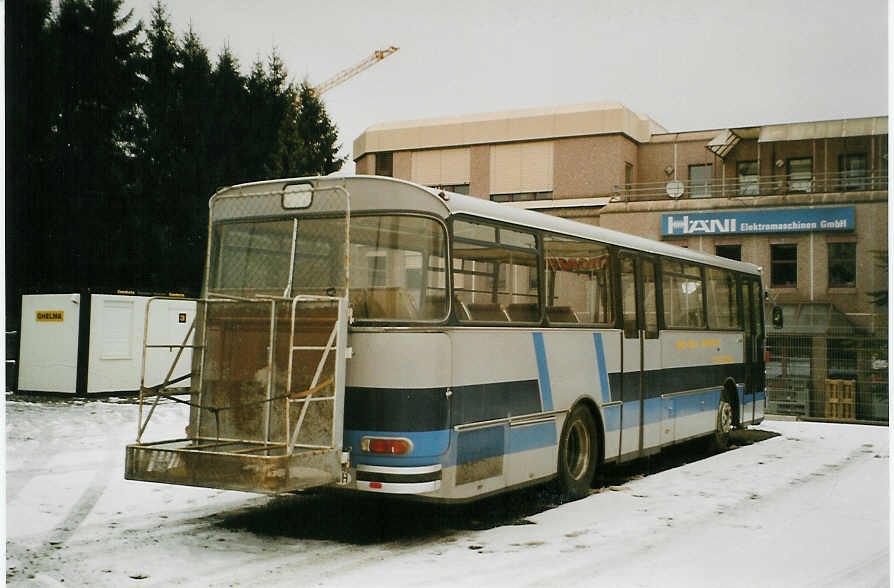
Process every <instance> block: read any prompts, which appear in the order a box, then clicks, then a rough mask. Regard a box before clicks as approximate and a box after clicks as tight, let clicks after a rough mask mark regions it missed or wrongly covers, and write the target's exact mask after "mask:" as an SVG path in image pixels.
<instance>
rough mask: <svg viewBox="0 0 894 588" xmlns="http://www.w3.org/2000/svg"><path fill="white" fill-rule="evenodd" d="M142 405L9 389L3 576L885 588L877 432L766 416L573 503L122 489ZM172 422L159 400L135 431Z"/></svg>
mask: <svg viewBox="0 0 894 588" xmlns="http://www.w3.org/2000/svg"><path fill="white" fill-rule="evenodd" d="M136 410H137V409H136V406H135V405H134V404H132V403H131V401H129V400H128V401H125V400H122V401H97V400H92V401H78V400H70V401H40V402H29V401H25V400H23V399H20V398H15V397H12V396H7V402H6V425H7V455H6V476H7V502H6V507H7V510H6V520H7V528H6V532H7V545H6V547H7V553H6V556H7V576H6V579H7V583H8V584H9V585H11V586H72V585H74V586H86V585H90V586H116V587H117V586H172V585H186V586H361V585H362V586H386V585H387V586H418V585H435V586H541V587H542V586H566V585H571V584H575V585H579V586H596V585H598V586H711V587H712V588H716V587H717V586H786V587H790V586H810V587H826V586H828V587H833V586H835V587H837V586H888V585H889V531H888V506H889V498H888V490H889V484H888V474H889V450H888V447H889V444H888V429H887V428H884V427H872V426H858V425H838V424H824V423H802V422H782V421H767V422H765V423H764V424H763V425H762V426H761V427H758V428H756V429H754V430H752V431H749V432H747V433H746V434H744V435H741V436H740V438H741V440H742V441H743V442H747V441H749V440H750V441H755V440H756V441H757V442H755V443H753V444H748V445H744V446H741V447H738V448H736V449H733V450H731V451H727V452H724V453H721V454H718V455H713V456H710V457H707V456H705V454H704V453H693V451H692V450H687V451H684V452H682V453H681V452H679V451H675V452H672V454H671V455H670V456H668V457H665V458H662V460H657V461H653V462H643V463H639V464H635V465H633V466H625V467H624V468H620V469H615V470H611V471H609V472H608V473H607V474H606V478H605V480H604V482H605V484H604V485H603V486H602V487H600V488H598V489H596V490H594V491H593V493H592V494H591V495H590V496H589V497H588V498H586V499H583V500H579V501H577V502H573V503H568V504H564V505H556V504H555V497H554V496H552V495H550V494H549V493H548V492H545V491H543V490H538V489H534V490H526V491H522V492H515V493H511V494H508V495H503V496H500V497H496V498H492V499H488V500H486V501H483V502H481V503H477V504H474V505H470V506H464V507H451V508H445V507H438V506H432V505H423V504H415V503H405V502H391V501H384V502H383V501H377V500H371V499H369V498H367V497H357V496H355V495H341V494H334V493H328V492H327V493H315V494H309V495H294V496H288V497H285V498H268V497H265V496H255V495H251V494H243V493H238V492H227V491H218V490H206V489H200V488H186V487H177V486H166V485H159V484H148V483H143V482H129V481H126V480H124V479H123V465H124V445H125V444H126V443H129V442H132V440H133V438H134V437H135V434H136ZM184 424H185V412H184V411H183V410H182V407H180V406H177V405H175V406H165V407H164V410H160V411H159V413H158V414H157V415H156V418H155V419H153V423H152V424H151V425H150V431H149V432H150V434H153V435H154V436H155V437H156V438H165V437H173V436H178V435H179V434H180V433H182V431H183V425H184ZM771 433H772V434H771ZM776 433H778V434H776ZM693 460H694V461H693ZM687 461H688V462H689V463H685V462H687ZM669 466H673V467H669Z"/></svg>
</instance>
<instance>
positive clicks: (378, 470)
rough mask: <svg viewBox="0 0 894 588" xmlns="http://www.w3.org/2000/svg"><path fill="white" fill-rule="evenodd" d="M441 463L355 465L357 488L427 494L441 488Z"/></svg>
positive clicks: (369, 490)
mask: <svg viewBox="0 0 894 588" xmlns="http://www.w3.org/2000/svg"><path fill="white" fill-rule="evenodd" d="M442 473H443V472H442V468H441V464H434V465H428V466H408V467H388V466H373V465H357V466H356V468H355V471H354V475H355V480H356V482H355V487H356V488H357V489H358V490H363V491H367V492H376V493H380V494H428V493H431V492H437V491H438V490H440V489H441V479H442Z"/></svg>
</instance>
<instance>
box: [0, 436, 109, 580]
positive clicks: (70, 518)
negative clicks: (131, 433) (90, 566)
mask: <svg viewBox="0 0 894 588" xmlns="http://www.w3.org/2000/svg"><path fill="white" fill-rule="evenodd" d="M114 465H115V459H114V455H113V454H111V453H109V454H107V456H106V460H105V461H104V462H103V463H102V464H101V465H100V466H99V467H98V468H97V469H96V471H95V473H94V474H93V478H92V479H91V480H90V483H89V484H88V485H87V488H86V489H85V490H84V491H83V492H82V493H81V495H80V497H78V500H77V501H76V502H75V503H74V504H73V505H72V506H71V508H69V509H68V512H67V513H66V515H65V518H64V519H63V520H62V522H61V523H59V524H58V525H56V527H55V528H54V529H53V531H51V532H50V533H49V534H48V537H47V539H46V542H45V543H44V546H43V547H42V548H38V549H35V550H31V551H30V552H26V553H25V554H21V555H20V556H19V557H20V561H21V562H22V566H21V569H19V568H16V569H15V571H11V570H10V569H9V568H8V569H7V580H9V579H12V578H13V577H15V576H16V574H17V573H20V574H24V575H26V576H28V575H33V574H36V573H37V572H38V571H41V570H42V569H43V566H42V565H41V564H42V563H43V562H44V561H45V560H46V559H47V558H48V557H49V556H50V555H51V554H52V553H54V552H55V551H57V550H59V549H61V548H62V546H63V545H64V544H65V543H67V542H68V541H69V539H70V538H71V537H72V535H74V533H75V532H76V531H77V530H78V527H80V525H81V523H83V522H84V519H86V518H87V516H88V515H89V514H90V513H91V512H92V511H93V507H94V506H96V503H97V502H98V501H99V499H100V497H101V496H102V494H103V492H105V489H106V487H108V485H109V480H110V477H111V473H112V470H113V469H114ZM8 547H12V545H10V546H8Z"/></svg>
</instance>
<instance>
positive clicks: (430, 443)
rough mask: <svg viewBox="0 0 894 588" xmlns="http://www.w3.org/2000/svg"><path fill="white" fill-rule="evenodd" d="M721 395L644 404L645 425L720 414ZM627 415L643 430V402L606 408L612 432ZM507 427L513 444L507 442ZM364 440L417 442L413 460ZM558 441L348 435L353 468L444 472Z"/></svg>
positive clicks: (498, 429) (526, 433)
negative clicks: (377, 450) (364, 447)
mask: <svg viewBox="0 0 894 588" xmlns="http://www.w3.org/2000/svg"><path fill="white" fill-rule="evenodd" d="M547 377H548V375H547ZM547 386H548V384H547ZM738 388H739V390H740V394H741V390H742V386H741V385H740V386H738ZM721 391H722V390H721V388H715V389H711V390H706V391H700V392H694V393H692V394H681V395H677V396H673V397H670V398H668V397H660V396H659V397H653V398H647V399H645V400H644V403H643V408H644V415H643V424H644V425H654V424H657V423H660V422H662V421H663V420H664V419H665V418H666V416H665V414H664V411H663V410H662V408H663V407H671V408H672V409H673V411H672V412H671V413H670V415H671V416H672V417H673V418H675V419H677V418H682V417H686V416H691V415H695V414H700V413H705V412H714V411H716V410H717V403H718V402H719V400H720V394H721ZM754 396H755V400H758V401H760V400H763V399H764V398H765V396H766V392H765V391H763V390H760V391H757V392H756V393H755V395H754ZM740 398H742V396H740ZM622 412H623V415H624V421H623V428H624V430H636V429H638V428H639V401H638V400H636V401H630V402H625V403H624V404H623V405H621V404H615V405H611V406H605V407H603V409H602V418H603V421H604V423H605V431H606V432H614V431H617V430H618V429H620V428H621V425H622V423H621V414H622ZM507 428H508V439H507V438H506V435H507V432H506V431H507ZM706 433H707V431H706ZM364 436H373V437H404V438H407V439H410V440H411V441H412V442H413V455H411V456H379V455H371V454H365V453H362V452H361V451H360V440H361V439H362V438H363V437H364ZM460 436H461V437H462V439H461V440H460ZM460 441H461V442H460ZM557 442H558V441H557V436H556V426H555V423H554V422H547V423H538V424H534V425H524V426H517V427H507V425H505V424H500V425H494V426H492V427H487V428H484V429H476V430H474V431H465V432H456V431H454V430H451V429H442V430H437V431H410V432H408V431H361V430H345V432H344V446H345V448H350V449H351V452H352V455H351V460H352V462H353V463H355V464H358V463H362V464H366V465H381V466H421V465H432V464H437V463H440V464H441V465H443V466H444V467H450V466H453V465H461V464H464V463H469V462H472V461H478V460H481V459H486V458H488V457H494V456H497V455H501V454H510V453H517V452H520V451H528V450H531V449H541V448H544V447H553V446H555V445H556V443H557ZM507 445H508V447H507ZM450 448H454V451H450Z"/></svg>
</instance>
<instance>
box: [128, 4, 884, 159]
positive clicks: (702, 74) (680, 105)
mask: <svg viewBox="0 0 894 588" xmlns="http://www.w3.org/2000/svg"><path fill="white" fill-rule="evenodd" d="M154 1H155V0H125V7H126V8H133V9H134V15H135V16H136V17H137V18H140V19H142V20H143V21H144V22H148V17H149V15H150V8H151V6H152V5H153V4H154ZM165 5H166V6H167V9H168V12H169V14H170V16H171V19H172V22H173V25H174V29H175V31H176V32H177V34H178V35H181V36H182V34H183V32H185V31H186V30H187V29H188V27H189V26H190V25H191V26H192V27H193V29H194V30H195V31H196V32H197V33H198V34H199V36H200V37H201V39H202V41H203V42H204V44H205V46H206V47H207V48H208V49H209V52H210V53H211V56H212V60H213V59H214V58H215V57H216V55H217V54H218V53H219V52H220V50H221V49H222V48H223V47H224V46H225V45H228V46H229V47H230V50H231V51H232V52H233V53H234V54H235V55H236V57H237V58H238V59H239V61H240V65H241V67H242V69H243V71H244V72H246V73H247V72H248V70H249V68H250V66H251V64H252V62H253V61H255V60H256V59H257V58H261V59H266V58H267V57H268V56H269V54H270V52H271V51H272V50H273V49H274V48H275V49H276V50H277V51H278V53H279V54H280V56H281V57H282V59H283V61H284V62H285V64H286V67H287V69H288V71H289V73H290V74H291V75H292V77H293V78H294V79H295V80H297V81H300V80H301V79H304V78H307V79H308V80H309V81H310V83H311V84H318V83H320V82H322V81H324V80H326V79H327V78H329V77H330V76H332V75H334V74H335V73H337V72H338V71H340V70H342V69H344V68H346V67H349V66H351V65H353V64H355V63H356V62H358V61H360V60H361V59H363V58H365V57H367V56H368V55H370V54H371V53H372V52H373V51H374V50H375V49H381V48H385V47H387V46H389V45H397V46H398V47H400V51H399V52H397V53H396V54H394V55H392V56H391V57H389V58H387V59H385V60H384V61H382V62H381V63H379V64H377V65H375V66H373V67H372V68H370V69H368V70H366V71H365V72H363V73H361V74H360V75H359V76H357V77H355V78H353V79H352V80H350V81H348V82H346V83H344V84H343V85H341V86H339V87H337V88H335V89H333V90H331V91H330V92H328V93H327V94H325V96H324V99H325V102H326V106H327V108H328V111H329V114H330V116H331V117H332V118H333V120H334V121H335V123H336V124H337V125H338V128H339V136H340V139H341V142H342V145H343V153H344V154H350V153H351V151H352V144H353V141H354V139H355V138H356V137H357V136H358V135H359V134H360V133H361V132H363V130H364V129H365V128H367V127H369V126H370V125H373V124H376V123H379V122H386V121H394V120H406V119H415V118H425V117H432V116H445V115H461V114H469V113H477V112H491V111H499V110H508V109H514V108H528V107H540V106H550V105H563V104H578V103H584V102H599V101H606V100H611V101H618V102H621V103H623V104H624V105H625V106H627V107H628V108H630V109H632V110H634V111H636V112H639V113H642V114H645V115H647V116H649V117H651V118H653V119H654V120H656V121H657V122H658V123H660V124H661V125H662V126H664V127H665V128H666V129H668V130H669V131H687V130H700V129H714V128H723V127H728V126H742V125H753V124H767V123H777V122H795V121H812V120H825V119H834V118H851V117H862V116H878V115H886V114H887V113H888V71H889V68H888V48H887V30H888V16H887V8H888V7H887V2H886V0H859V1H857V2H852V3H849V2H845V1H844V0H836V1H828V0H810V1H795V0H750V1H749V2H717V1H716V0H690V1H685V2H671V1H666V0H665V1H660V0H656V1H635V0H618V1H615V0H589V1H570V0H568V1H566V0H554V1H553V2H551V3H548V2H543V1H542V0H538V1H528V0H507V1H496V2H491V1H486V0H473V1H456V0H448V1H445V0H440V1H434V2H433V1H428V0H417V1H406V2H397V1H390V0H377V1H375V2H371V1H369V0H367V1H362V2H361V1H354V0H341V1H338V0H321V1H317V0H313V1H311V0H307V1H299V0H214V1H211V0H207V1H197V0H167V2H166V3H165ZM350 169H353V165H351V166H350Z"/></svg>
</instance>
